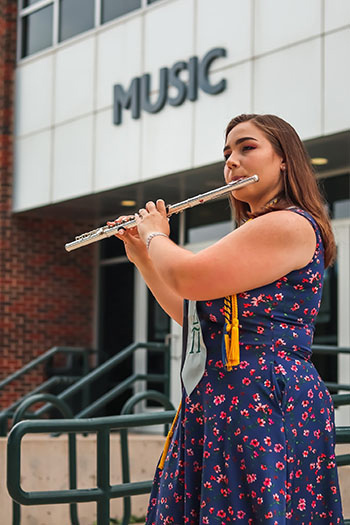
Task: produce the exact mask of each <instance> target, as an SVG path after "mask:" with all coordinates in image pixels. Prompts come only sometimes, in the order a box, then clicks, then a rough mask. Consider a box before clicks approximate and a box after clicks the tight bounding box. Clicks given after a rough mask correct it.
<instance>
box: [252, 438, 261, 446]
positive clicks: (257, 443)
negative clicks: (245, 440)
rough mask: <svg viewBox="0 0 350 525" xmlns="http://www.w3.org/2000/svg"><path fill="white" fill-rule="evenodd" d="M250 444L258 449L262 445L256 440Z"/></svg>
mask: <svg viewBox="0 0 350 525" xmlns="http://www.w3.org/2000/svg"><path fill="white" fill-rule="evenodd" d="M250 444H251V445H252V446H253V447H258V446H259V445H260V442H259V441H258V440H257V439H256V438H254V439H252V440H251V442H250Z"/></svg>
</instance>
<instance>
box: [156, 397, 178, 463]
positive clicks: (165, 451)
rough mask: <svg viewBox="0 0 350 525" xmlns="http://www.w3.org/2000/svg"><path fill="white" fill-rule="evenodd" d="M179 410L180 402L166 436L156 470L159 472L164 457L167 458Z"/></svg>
mask: <svg viewBox="0 0 350 525" xmlns="http://www.w3.org/2000/svg"><path fill="white" fill-rule="evenodd" d="M180 410H181V402H180V405H179V408H178V409H177V412H176V414H175V417H174V421H173V422H172V424H171V427H170V430H169V432H168V435H167V437H166V440H165V444H164V449H163V453H162V457H161V458H160V461H159V465H158V468H159V469H160V470H163V468H164V463H165V459H166V456H167V453H168V450H169V447H170V443H171V438H172V437H173V434H174V428H175V425H176V422H177V420H178V417H179V414H180Z"/></svg>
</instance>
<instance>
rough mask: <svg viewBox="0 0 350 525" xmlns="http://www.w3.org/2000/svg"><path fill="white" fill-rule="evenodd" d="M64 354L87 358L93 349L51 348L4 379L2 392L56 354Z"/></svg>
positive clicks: (1, 386)
mask: <svg viewBox="0 0 350 525" xmlns="http://www.w3.org/2000/svg"><path fill="white" fill-rule="evenodd" d="M59 352H62V353H64V354H79V353H80V354H82V355H83V356H85V355H86V354H89V353H91V349H89V348H83V347H73V346H54V347H53V348H50V350H48V351H47V352H45V353H44V354H41V355H40V356H39V357H37V358H36V359H33V360H32V361H30V363H27V364H26V365H24V366H23V367H22V368H21V369H20V370H17V371H16V372H14V373H13V374H11V375H9V376H8V377H7V378H6V379H3V380H2V381H0V391H1V390H3V389H4V387H5V386H7V385H8V384H9V383H11V382H12V381H14V380H15V379H18V378H19V377H21V376H23V375H24V374H26V373H27V372H30V370H32V369H33V368H35V367H36V366H38V365H40V364H41V363H44V362H45V361H48V360H49V359H51V358H52V357H53V356H54V355H55V354H57V353H59Z"/></svg>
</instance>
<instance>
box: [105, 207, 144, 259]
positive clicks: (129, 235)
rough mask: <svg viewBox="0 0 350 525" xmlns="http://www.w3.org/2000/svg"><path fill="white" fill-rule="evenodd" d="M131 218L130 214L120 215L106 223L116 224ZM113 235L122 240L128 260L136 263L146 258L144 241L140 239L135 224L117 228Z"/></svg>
mask: <svg viewBox="0 0 350 525" xmlns="http://www.w3.org/2000/svg"><path fill="white" fill-rule="evenodd" d="M133 218H134V217H133V216H132V215H129V216H122V217H119V218H118V219H116V220H115V221H108V222H107V225H108V226H116V225H118V224H121V223H122V222H124V221H125V222H126V221H128V220H131V219H133ZM115 236H116V237H117V238H118V239H120V240H121V241H123V243H124V248H125V253H126V256H127V258H128V259H129V261H130V262H132V263H134V264H136V265H137V264H138V263H140V262H142V261H144V260H146V259H148V253H147V250H146V246H145V243H144V242H143V241H142V240H141V239H140V236H139V234H138V231H137V227H136V226H135V227H134V228H125V229H122V230H119V231H118V233H116V234H115Z"/></svg>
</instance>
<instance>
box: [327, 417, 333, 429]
mask: <svg viewBox="0 0 350 525" xmlns="http://www.w3.org/2000/svg"><path fill="white" fill-rule="evenodd" d="M325 430H327V432H332V430H333V427H332V425H331V422H330V420H329V419H327V421H326V426H325Z"/></svg>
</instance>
